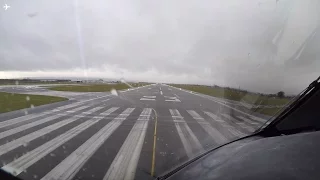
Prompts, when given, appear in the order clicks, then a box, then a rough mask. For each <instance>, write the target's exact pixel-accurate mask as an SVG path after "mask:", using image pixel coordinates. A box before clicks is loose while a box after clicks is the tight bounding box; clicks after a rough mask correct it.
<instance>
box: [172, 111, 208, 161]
mask: <svg viewBox="0 0 320 180" xmlns="http://www.w3.org/2000/svg"><path fill="white" fill-rule="evenodd" d="M170 114H171V116H172V118H173V122H174V125H175V126H176V128H177V131H178V135H179V137H180V139H181V141H182V144H183V147H184V149H185V150H186V153H187V156H188V157H189V158H191V157H194V155H195V153H200V152H203V151H204V150H203V148H202V146H201V144H200V142H199V140H198V139H197V137H196V136H195V135H194V134H193V132H192V131H191V129H190V128H189V126H188V124H187V123H186V122H185V120H184V119H183V117H182V116H181V114H180V113H179V111H178V110H177V109H170Z"/></svg>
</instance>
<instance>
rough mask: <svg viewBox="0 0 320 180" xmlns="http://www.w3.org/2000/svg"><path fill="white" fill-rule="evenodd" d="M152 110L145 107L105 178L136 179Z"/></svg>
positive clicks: (116, 179)
mask: <svg viewBox="0 0 320 180" xmlns="http://www.w3.org/2000/svg"><path fill="white" fill-rule="evenodd" d="M151 112H152V109H151V108H144V109H143V111H142V113H141V115H140V117H139V118H138V120H137V121H136V123H135V124H134V125H133V127H132V129H131V131H130V133H129V134H128V137H127V138H126V140H125V141H124V143H123V144H122V146H121V148H120V150H119V152H118V154H117V155H116V157H115V158H114V160H113V162H112V164H111V165H110V168H109V170H108V171H107V173H106V175H105V176H104V178H103V179H104V180H108V179H114V180H118V179H126V180H131V179H134V176H135V172H136V168H137V165H138V161H139V158H140V153H141V149H142V145H143V141H144V138H145V136H146V132H147V128H148V122H149V119H150V116H151Z"/></svg>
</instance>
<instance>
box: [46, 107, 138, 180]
mask: <svg viewBox="0 0 320 180" xmlns="http://www.w3.org/2000/svg"><path fill="white" fill-rule="evenodd" d="M133 110H134V108H127V109H126V110H125V111H124V112H123V113H122V114H120V115H118V116H117V117H116V118H114V119H113V120H112V121H111V122H109V123H108V124H107V125H105V126H104V127H103V128H102V129H100V130H99V131H98V132H97V133H96V134H94V135H93V136H92V137H91V138H90V139H88V140H87V141H86V142H85V143H84V144H82V145H81V146H80V147H78V148H77V149H76V150H75V151H74V152H72V154H70V155H69V156H68V157H67V158H65V159H64V160H63V161H62V162H61V163H60V164H58V165H57V166H56V167H55V168H54V169H52V170H51V171H50V172H49V173H48V174H46V175H45V176H44V177H43V178H41V180H52V179H60V180H67V179H72V178H73V177H74V176H75V175H76V173H77V172H78V171H79V170H80V168H81V167H82V166H83V165H84V163H85V162H87V160H88V159H89V158H90V157H91V156H92V155H93V154H94V153H95V152H96V151H97V150H98V148H99V147H100V146H101V145H102V144H103V143H104V142H105V141H106V140H107V139H108V138H109V137H110V135H111V134H112V133H113V132H114V131H115V130H116V129H117V128H118V127H119V126H120V125H121V124H122V122H123V121H124V120H125V119H126V118H127V117H128V116H129V115H130V114H131V112H132V111H133Z"/></svg>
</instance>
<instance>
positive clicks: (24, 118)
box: [0, 103, 79, 128]
mask: <svg viewBox="0 0 320 180" xmlns="http://www.w3.org/2000/svg"><path fill="white" fill-rule="evenodd" d="M78 105H79V104H76V103H73V104H69V105H65V106H61V107H59V108H56V109H54V110H51V111H45V112H43V113H39V114H38V113H37V114H30V115H26V116H21V117H17V118H14V119H10V120H6V121H2V122H0V128H3V127H7V126H10V125H13V124H16V123H20V122H23V121H27V120H30V119H33V118H37V117H40V116H43V115H46V114H50V113H51V112H57V111H61V110H64V109H68V108H71V107H75V106H78Z"/></svg>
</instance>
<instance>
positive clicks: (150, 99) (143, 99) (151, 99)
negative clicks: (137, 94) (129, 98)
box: [140, 96, 156, 101]
mask: <svg viewBox="0 0 320 180" xmlns="http://www.w3.org/2000/svg"><path fill="white" fill-rule="evenodd" d="M155 98H156V96H143V97H142V98H140V101H155Z"/></svg>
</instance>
